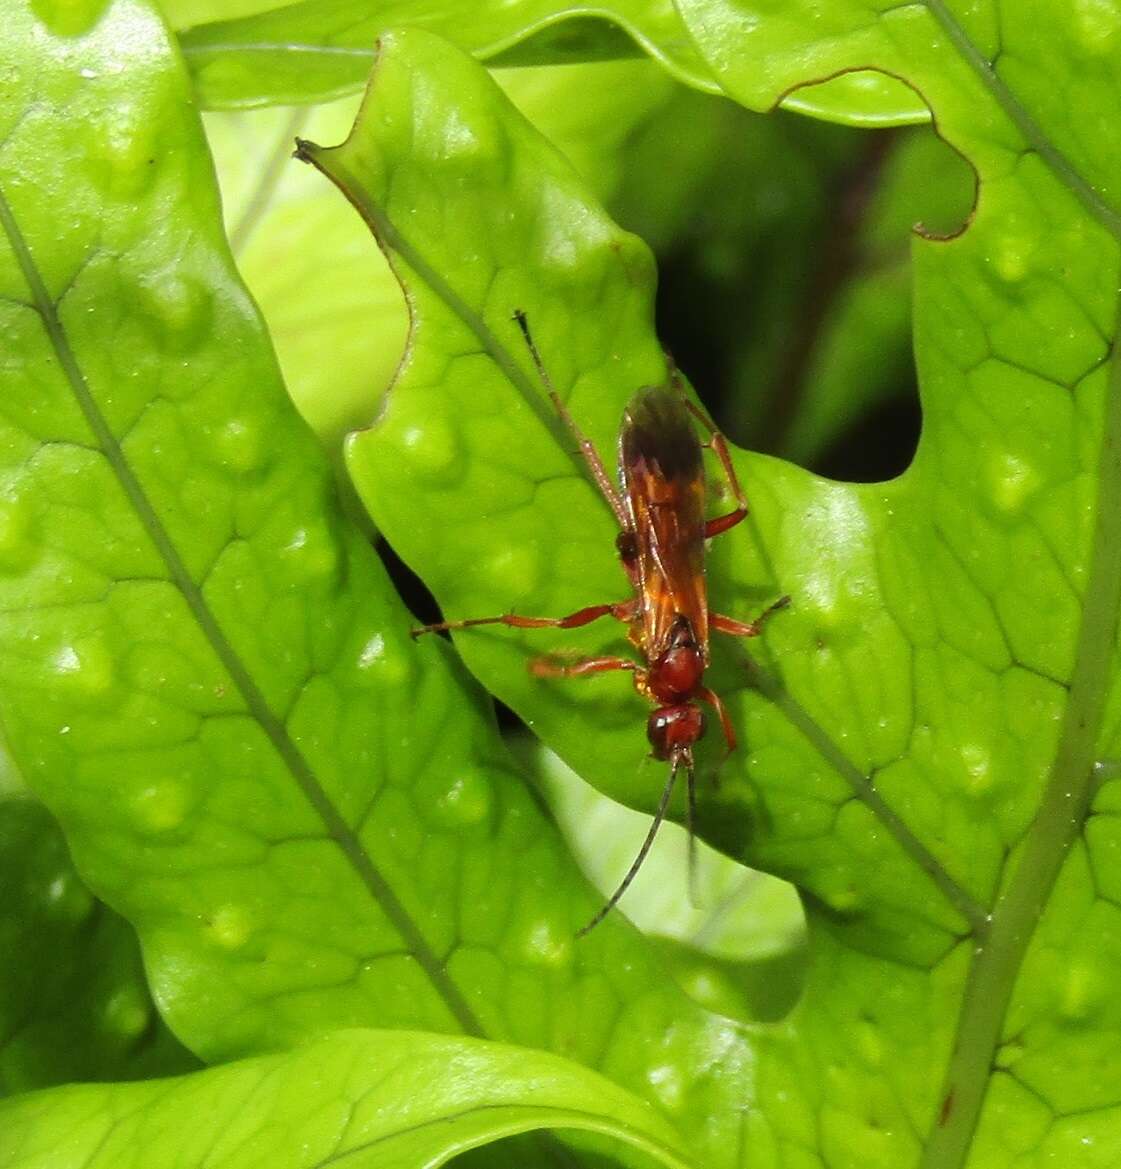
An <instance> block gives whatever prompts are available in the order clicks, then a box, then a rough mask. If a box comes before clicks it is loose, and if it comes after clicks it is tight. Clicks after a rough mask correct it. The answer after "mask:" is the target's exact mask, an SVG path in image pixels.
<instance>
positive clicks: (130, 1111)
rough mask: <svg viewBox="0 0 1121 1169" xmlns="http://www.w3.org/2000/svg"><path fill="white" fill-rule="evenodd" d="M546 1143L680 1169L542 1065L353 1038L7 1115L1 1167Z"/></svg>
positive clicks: (14, 1107)
mask: <svg viewBox="0 0 1121 1169" xmlns="http://www.w3.org/2000/svg"><path fill="white" fill-rule="evenodd" d="M545 1127H549V1128H561V1129H579V1130H583V1131H586V1132H593V1133H596V1134H599V1135H601V1136H603V1137H606V1138H609V1139H610V1140H611V1141H613V1142H616V1143H619V1144H625V1145H627V1146H630V1147H631V1148H632V1149H633V1150H635V1152H636V1153H638V1154H642V1156H641V1161H640V1162H639V1161H636V1162H635V1163H641V1164H642V1165H653V1164H660V1165H667V1166H672V1167H675V1169H683V1166H684V1164H685V1162H684V1160H683V1158H682V1153H681V1150H680V1148H679V1147H678V1145H677V1140H676V1137H675V1134H674V1133H673V1130H672V1129H671V1128H670V1127H669V1126H668V1125H667V1124H666V1122H665V1120H664V1119H663V1118H662V1117H660V1116H659V1115H658V1114H657V1113H656V1112H655V1111H654V1109H652V1108H651V1107H650V1106H649V1105H648V1104H645V1103H643V1102H642V1101H640V1100H638V1099H636V1098H635V1097H633V1096H629V1095H628V1094H627V1093H626V1092H623V1091H621V1090H620V1089H619V1088H618V1087H616V1085H614V1084H612V1083H611V1082H610V1081H609V1080H605V1079H604V1078H603V1077H602V1076H597V1075H594V1074H593V1073H591V1072H589V1071H587V1070H586V1069H584V1068H581V1067H579V1066H578V1065H576V1064H572V1063H569V1062H567V1061H566V1060H562V1059H558V1058H557V1057H556V1056H549V1055H545V1054H544V1053H542V1052H532V1051H525V1050H522V1049H520V1048H514V1047H507V1046H504V1045H501V1044H494V1043H480V1042H478V1041H471V1040H465V1039H451V1038H443V1037H439V1036H434V1035H418V1034H412V1033H409V1032H407V1031H405V1032H376V1031H344V1032H341V1033H339V1034H336V1035H332V1036H329V1037H327V1038H324V1039H321V1040H319V1041H318V1042H315V1043H312V1044H309V1045H308V1046H306V1047H302V1048H298V1049H296V1050H295V1051H292V1052H289V1053H286V1054H282V1055H271V1056H264V1057H260V1058H258V1059H250V1060H243V1061H241V1062H239V1063H232V1064H228V1065H226V1066H225V1067H222V1068H213V1069H210V1070H208V1071H205V1072H198V1073H196V1074H195V1075H193V1076H184V1077H181V1078H180V1079H178V1080H154V1081H148V1082H141V1083H135V1084H114V1085H103V1086H102V1085H82V1086H78V1087H68V1088H57V1089H55V1090H53V1091H47V1092H39V1093H34V1094H32V1095H29V1096H26V1097H22V1098H19V1099H16V1100H12V1101H8V1102H7V1103H0V1164H3V1165H4V1166H6V1169H32V1166H34V1167H36V1169H39V1167H41V1166H44V1165H51V1166H57V1167H58V1169H70V1167H71V1166H74V1167H78V1166H81V1167H82V1169H115V1167H116V1166H118V1165H120V1164H122V1163H123V1162H131V1163H135V1164H143V1165H145V1166H147V1167H148V1169H177V1167H178V1166H182V1165H185V1164H190V1165H193V1164H202V1163H205V1164H207V1165H211V1166H215V1167H219V1166H220V1167H221V1169H248V1167H249V1166H257V1165H270V1166H273V1169H304V1167H307V1169H312V1167H314V1166H319V1165H325V1164H329V1163H332V1162H335V1161H342V1160H345V1162H346V1164H347V1165H349V1166H353V1167H354V1169H418V1167H419V1166H425V1167H431V1169H435V1167H436V1166H438V1165H443V1164H445V1163H446V1162H447V1161H448V1160H450V1159H451V1158H452V1157H454V1156H455V1155H456V1154H457V1153H461V1152H463V1151H464V1150H466V1149H471V1148H475V1147H477V1146H479V1145H482V1144H485V1143H488V1142H491V1141H494V1140H497V1139H499V1138H501V1137H507V1136H511V1135H514V1134H517V1133H523V1132H529V1131H532V1130H533V1129H538V1128H545ZM62 1133H64V1134H65V1137H66V1139H65V1142H64V1143H63V1142H60V1140H59V1135H60V1134H62Z"/></svg>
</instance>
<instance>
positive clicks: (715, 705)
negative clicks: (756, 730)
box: [697, 686, 736, 759]
mask: <svg viewBox="0 0 1121 1169" xmlns="http://www.w3.org/2000/svg"><path fill="white" fill-rule="evenodd" d="M697 697H698V698H699V699H700V700H701V701H702V702H707V703H708V704H709V706H711V707H712V709H713V710H715V711H716V717H717V718H718V719H720V729H721V731H723V732H724V742H725V743H726V744H727V748H728V750H727V753H726V754H725V756H724V758H725V759H727V758H728V756H729V755H731V753H732V752H733V751H734V750H735V749H736V728H735V727H734V726H732V719H731V716H730V715H729V714H728V711H727V709H726V708H725V706H724V702H723V699H721V697H720V695H719V694H717V693H716V691H715V690H710V689H709V688H708V687H707V686H702V687H701V688H700V689H699V690H698V691H697Z"/></svg>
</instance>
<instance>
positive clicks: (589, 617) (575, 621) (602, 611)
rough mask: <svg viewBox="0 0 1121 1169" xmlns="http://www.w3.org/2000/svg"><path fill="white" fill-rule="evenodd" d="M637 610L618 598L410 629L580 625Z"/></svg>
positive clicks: (625, 617)
mask: <svg viewBox="0 0 1121 1169" xmlns="http://www.w3.org/2000/svg"><path fill="white" fill-rule="evenodd" d="M636 612H637V608H636V602H635V601H634V600H633V599H632V600H629V601H616V602H615V603H614V604H611V605H588V606H587V607H586V608H584V609H577V610H576V612H575V613H569V614H568V616H567V617H521V616H519V615H518V614H517V613H500V614H499V615H498V616H497V617H468V618H467V619H466V620H463V621H437V622H435V623H434V624H432V625H421V626H420V627H419V628H418V629H410V630H409V634H410V635H411V636H412V637H414V638H416V637H420V635H421V634H422V633H446V632H447V631H448V630H449V629H471V628H473V627H474V626H476V625H508V626H510V627H511V628H514V629H578V628H579V627H580V626H581V625H590V624H591V623H592V622H593V621H598V620H599V618H600V617H614V618H615V620H616V621H626V622H630V621H633V620H634V618H635V614H636Z"/></svg>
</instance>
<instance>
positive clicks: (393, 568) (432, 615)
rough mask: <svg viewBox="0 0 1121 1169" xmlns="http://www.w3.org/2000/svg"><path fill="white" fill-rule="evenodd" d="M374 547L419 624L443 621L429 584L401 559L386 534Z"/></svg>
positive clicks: (379, 538) (399, 593)
mask: <svg viewBox="0 0 1121 1169" xmlns="http://www.w3.org/2000/svg"><path fill="white" fill-rule="evenodd" d="M374 548H375V549H376V550H377V553H378V555H379V556H380V557H381V562H382V564H384V565H385V571H386V572H387V573H389V579H390V580H391V581H392V582H393V587H394V588H395V589H396V590H397V592H398V595H399V596H400V597H401V599H402V600H403V601H404V602H405V604H406V605H407V606H408V607H409V611H410V612H411V613H412V614H413V616H414V617H415V618H416V619H417V624H418V625H432V624H434V623H435V622H437V621H442V620H443V616H442V614H441V613H440V606H439V605H437V604H436V598H435V597H433V595H432V594H431V593H430V592H429V591H428V586H427V585H426V584H425V583H424V581H422V580H421V579H420V577H419V576H417V574H416V573H415V572H413V570H412V569H411V568H410V567H409V566H408V565H407V564H406V563H405V562H404V561H403V560H402V559H401V557H400V556H398V555H397V553H396V552H395V551H394V550H393V548H392V547H391V546H390V545H389V542H388V541H387V540H386V538H385V537H384V536H378V538H377V539H376V541H375V542H374Z"/></svg>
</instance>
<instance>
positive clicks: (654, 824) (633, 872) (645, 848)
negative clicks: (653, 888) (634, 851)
mask: <svg viewBox="0 0 1121 1169" xmlns="http://www.w3.org/2000/svg"><path fill="white" fill-rule="evenodd" d="M679 763H680V761H679V760H677V759H675V760H674V761H673V766H672V767H671V768H670V773H669V778H668V779H667V780H666V786H665V787H664V788H663V789H662V798H661V799H660V800H659V801H658V810H657V811H656V812H655V813H654V819H653V820H652V821H651V823H650V831H649V832H647V833H646V839H645V840H644V841H643V842H642V847H641V848H640V849H639V850H638V856H636V857H635V858H634V860H633V861H631V867H630V868H629V869H627V874H626V876H625V877H624V878H623V879H622V881H620V882H619V887H618V888H617V889H616V890H615V892H614V893H612V894H611V896H610V897H609V898H608V899H607V904H606V905H604V907H603V908H602V909H601V910H600V911H599V912H598V913H597V914H596V915H595V917H593V918H592V920H591V921H590V922H588V924H587V925H586V926H584V927H583V928H581V929H579V930H577V931H576V936H577V937H578V938H582V937H583V936H584V935H585V934H586V933H590V932H591V931H592V930H594V929H595V927H596V926H597V925H599V923H600V922H601V921H603V919H604V918H605V917H606V916H607V915H608V914H609V913H610V912H611V911H612V910H613V909H614V908H615V906H616V905H618V904H619V898H621V897H622V896H623V894H624V893H625V892H626V891H627V889H629V888H630V884H631V882H632V881H633V880H634V879H635V877H636V876H637V875H638V870H639V869H641V868H642V862H643V861H644V860H645V859H646V856H647V854H648V853H649V852H650V847H651V845H653V843H654V837H655V836H657V835H658V829H659V828H660V827H661V826H662V821H663V820H664V819H665V818H666V809H667V808H668V807H669V801H670V796H672V795H673V785H674V781H675V780H676V779H677V769H678V766H679Z"/></svg>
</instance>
